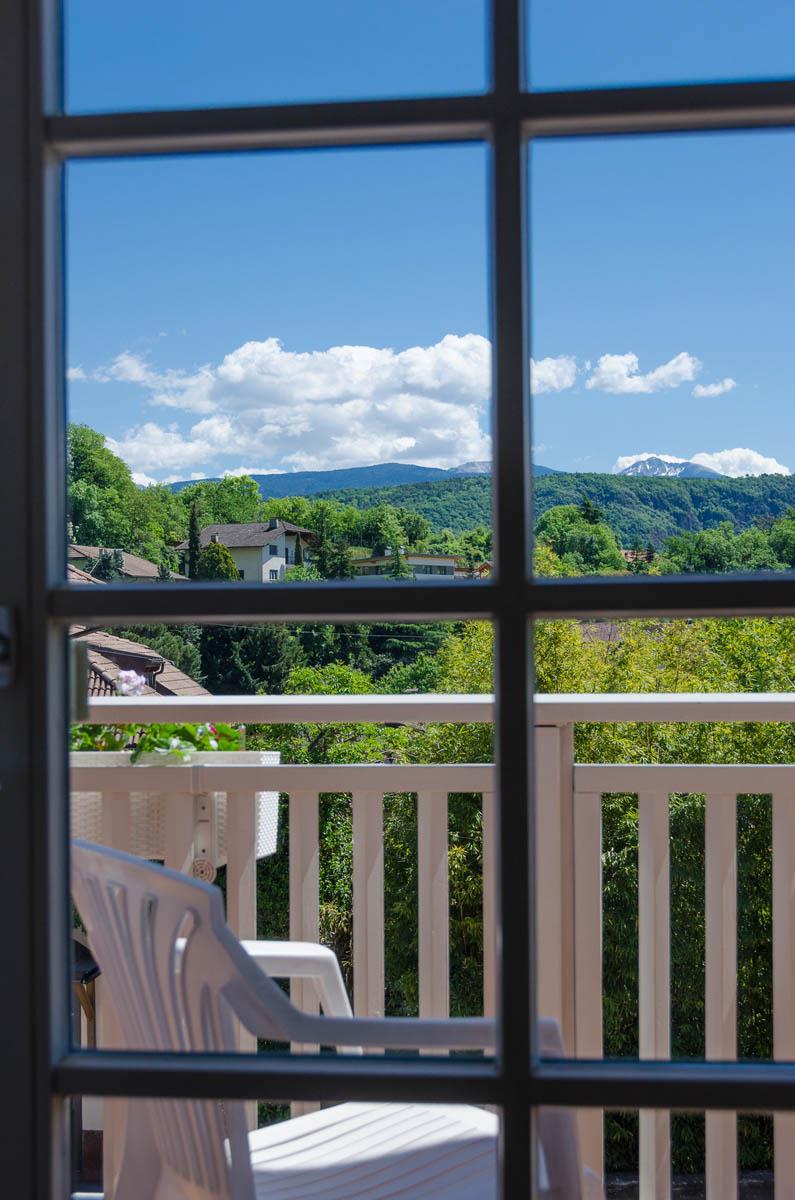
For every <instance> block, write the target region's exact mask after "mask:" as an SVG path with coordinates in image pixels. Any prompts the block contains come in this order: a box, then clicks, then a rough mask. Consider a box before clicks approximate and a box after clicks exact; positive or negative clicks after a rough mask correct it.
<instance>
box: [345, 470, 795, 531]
mask: <svg viewBox="0 0 795 1200" xmlns="http://www.w3.org/2000/svg"><path fill="white" fill-rule="evenodd" d="M322 498H323V499H328V500H338V501H340V502H341V503H344V504H353V505H355V506H356V507H357V508H370V507H372V506H374V505H376V504H381V503H386V504H394V505H397V506H402V507H403V508H407V509H409V510H411V511H414V512H419V513H421V514H422V516H424V517H426V518H427V519H428V520H429V521H430V522H431V524H432V526H433V527H434V529H437V530H441V529H444V528H448V529H451V530H453V532H456V533H461V532H463V531H464V530H466V529H472V528H473V527H474V526H475V525H487V526H489V525H491V479H490V478H489V476H487V475H470V476H459V477H457V478H455V477H454V478H448V479H445V480H438V481H434V482H430V483H416V484H408V485H404V486H402V487H393V488H388V487H387V488H372V489H364V488H360V489H356V488H351V489H348V490H340V491H332V492H325V493H322ZM586 498H587V499H589V500H591V501H592V502H593V503H594V504H596V505H598V507H599V508H601V509H602V510H603V512H604V514H605V519H606V520H607V521H608V523H609V524H610V525H611V526H612V528H613V529H615V531H616V533H617V534H618V536H619V539H620V541H621V544H622V545H623V546H631V545H632V543H633V542H634V541H635V540H636V539H639V540H640V541H641V542H642V544H643V545H646V544H647V543H649V542H651V543H652V545H654V546H655V547H656V548H659V547H660V546H661V545H662V543H663V541H664V540H665V539H666V538H667V537H671V536H672V535H674V534H677V533H682V532H684V531H687V530H690V531H693V532H698V531H699V530H701V529H711V528H714V527H715V526H717V525H720V523H721V522H722V521H729V522H730V523H731V524H732V526H733V527H734V528H735V529H736V530H738V531H739V530H741V529H747V528H749V527H750V526H752V525H754V524H756V523H758V522H762V523H765V522H767V521H770V520H772V519H774V518H776V517H779V516H782V515H783V514H784V513H785V512H786V511H787V509H788V508H790V507H794V506H795V475H746V476H742V477H741V478H737V479H732V478H729V477H728V476H718V477H716V478H714V479H713V478H704V479H683V478H670V477H662V478H658V477H654V476H633V475H608V474H597V473H595V472H592V473H587V472H581V473H580V472H562V471H561V472H559V473H556V474H554V475H552V474H551V475H544V476H541V477H540V478H538V479H536V481H535V486H534V489H533V508H534V513H535V517H536V519H537V518H538V517H539V516H541V514H542V513H544V512H546V511H547V509H549V508H552V507H553V505H556V504H580V503H581V502H582V501H583V500H584V499H586Z"/></svg>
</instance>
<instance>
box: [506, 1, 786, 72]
mask: <svg viewBox="0 0 795 1200" xmlns="http://www.w3.org/2000/svg"><path fill="white" fill-rule="evenodd" d="M529 8H530V19H529V59H530V79H531V83H532V86H533V87H534V88H585V87H620V86H623V85H626V84H654V83H691V82H694V83H701V82H709V81H712V80H742V79H751V78H755V77H759V78H765V79H773V78H787V77H789V76H790V75H791V74H792V54H791V46H792V39H793V36H795V12H793V9H792V6H791V5H790V4H787V3H785V2H784V0H762V2H761V3H758V4H754V5H753V6H750V5H748V4H744V3H743V2H742V0H702V2H701V3H699V4H693V3H691V2H690V0H668V3H659V2H657V3H650V4H633V3H632V0H607V2H606V3H604V4H598V5H597V4H582V3H578V0H530V4H529Z"/></svg>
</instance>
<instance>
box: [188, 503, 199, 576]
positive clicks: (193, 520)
mask: <svg viewBox="0 0 795 1200" xmlns="http://www.w3.org/2000/svg"><path fill="white" fill-rule="evenodd" d="M200 554H201V533H200V530H199V509H198V504H197V501H196V500H194V501H193V503H192V504H191V506H190V518H189V523H188V561H187V566H188V575H189V576H190V578H191V579H195V578H196V576H197V575H198V573H199V555H200Z"/></svg>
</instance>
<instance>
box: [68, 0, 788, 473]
mask: <svg viewBox="0 0 795 1200" xmlns="http://www.w3.org/2000/svg"><path fill="white" fill-rule="evenodd" d="M648 7H649V6H638V5H636V4H633V5H630V4H625V3H623V0H622V2H621V3H619V2H618V0H611V2H608V3H606V4H603V5H601V6H598V9H597V6H593V5H586V4H583V3H582V2H581V0H580V2H579V3H577V4H575V3H574V0H555V3H552V0H542V2H540V3H539V4H538V5H537V6H536V8H535V9H534V11H533V19H532V21H531V30H532V32H533V35H534V37H533V50H532V54H531V62H532V67H533V77H534V80H535V81H536V83H537V84H538V86H581V85H585V84H612V83H619V82H635V81H659V80H661V79H663V78H665V77H666V75H665V72H666V70H667V77H668V78H671V79H682V78H690V77H702V78H716V77H723V76H727V77H731V76H734V77H745V76H750V75H752V74H754V73H759V74H762V75H771V76H772V75H781V74H784V73H785V72H786V71H787V69H788V66H787V62H786V60H785V58H784V50H785V49H786V48H787V47H788V46H791V45H793V44H795V6H789V5H787V6H785V5H784V4H775V5H774V4H773V3H772V2H769V3H767V4H761V5H759V6H757V7H756V8H755V10H754V19H753V21H751V20H750V19H749V17H748V14H747V12H746V9H745V8H744V7H743V6H741V5H739V4H735V3H733V2H728V0H725V2H724V3H723V4H721V5H720V6H718V5H717V4H713V3H702V4H701V5H699V6H694V5H693V4H692V3H690V2H688V3H685V2H684V0H674V2H673V3H672V4H668V5H667V6H665V8H664V9H663V6H661V5H660V6H658V7H657V11H656V12H655V13H651V14H650V13H648V12H647V9H648ZM376 10H377V13H376ZM229 12H230V10H229V9H228V8H225V7H224V6H219V5H218V4H213V5H210V4H209V3H200V4H198V5H197V4H193V5H190V6H188V5H187V4H185V3H181V2H180V3H177V2H176V0H172V2H171V3H169V4H166V5H163V4H161V3H158V4H157V5H155V4H154V3H145V4H139V5H138V6H135V7H134V8H130V7H129V6H115V5H106V4H99V3H97V2H95V0H69V2H68V4H67V18H68V20H67V33H68V37H67V45H68V72H67V78H68V87H67V95H68V100H69V105H70V107H71V108H72V109H73V110H75V111H86V110H91V109H102V108H104V107H107V108H124V107H148V106H158V105H162V106H172V105H180V104H199V103H207V104H217V103H245V102H258V101H274V100H284V101H294V100H299V99H313V98H317V97H320V96H324V95H326V96H335V97H336V96H362V95H366V94H368V93H372V94H378V95H385V94H391V93H395V94H412V93H421V92H431V91H437V92H440V91H444V90H450V91H467V90H477V89H478V88H482V87H483V86H484V85H485V67H484V63H485V54H484V36H483V34H484V13H483V6H482V4H481V3H476V2H475V0H445V2H443V0H433V2H431V0H425V2H423V3H418V2H416V0H403V3H402V4H401V5H396V6H391V5H384V6H380V5H378V6H375V5H372V3H364V2H363V0H356V2H354V0H348V2H347V3H346V2H341V3H339V4H337V5H331V4H329V3H328V0H313V2H311V3H305V4H302V5H300V6H299V5H288V6H278V7H277V6H275V5H272V4H266V3H262V2H259V3H242V2H241V0H236V3H235V5H234V14H235V20H230V19H229ZM597 12H598V16H597V15H596V14H597ZM398 13H399V15H398ZM575 17H577V19H578V20H580V22H581V24H580V26H579V28H575ZM663 22H664V26H663V24H662V23H663ZM771 34H773V35H774V36H771ZM666 37H667V41H666ZM793 58H794V59H795V55H793ZM628 64H631V66H630V65H628ZM790 69H791V68H790ZM487 155H488V151H487V150H486V149H485V148H483V147H479V146H453V147H446V148H438V147H432V148H430V147H425V148H402V149H391V150H357V151H345V152H341V151H333V152H332V151H324V152H320V153H305V152H301V153H279V154H271V155H265V154H256V155H251V154H247V155H234V156H231V155H214V156H207V157H196V158H193V157H191V158H181V159H168V160H153V159H150V160H128V161H123V162H94V163H91V162H79V163H75V164H73V165H71V166H70V167H69V170H68V179H67V197H68V209H67V212H68V217H67V228H68V245H67V272H68V274H67V279H68V362H69V367H70V375H71V379H70V384H69V406H70V417H71V418H72V419H74V420H81V421H87V422H88V423H89V424H91V425H93V426H94V427H95V428H98V429H101V430H102V431H103V432H104V433H105V434H106V435H107V436H108V437H109V439H110V444H111V445H112V446H113V447H114V448H115V449H116V450H117V451H118V452H120V453H122V454H123V455H124V457H125V458H126V459H127V461H128V462H129V463H130V465H131V467H132V468H133V470H134V471H135V472H136V473H137V475H138V477H139V478H140V479H141V480H145V479H166V478H189V477H191V476H196V477H199V476H203V475H212V474H219V473H221V472H222V471H224V470H240V469H242V468H244V467H245V468H249V469H257V470H294V469H304V468H312V467H317V468H324V467H333V466H348V465H356V464H360V463H361V464H364V463H369V462H378V461H386V460H395V459H397V460H400V461H404V462H425V463H434V464H438V465H441V466H451V465H454V464H455V463H457V462H461V461H465V460H466V459H471V458H486V457H488V455H489V452H490V451H489V441H488V427H489V416H488V406H489V395H488V390H489V388H488V379H489V376H488V357H489V341H488V339H489V334H490V330H489V302H488V265H487V253H486V250H487V233H486V223H487V213H488V204H487V164H488V157H487ZM531 190H532V203H531V216H532V221H531V232H532V247H533V250H532V300H533V305H532V310H533V325H532V335H533V340H532V346H533V356H534V359H535V360H536V367H535V372H534V389H535V392H536V397H535V426H534V435H533V437H534V442H535V443H536V447H537V448H536V457H537V459H538V461H540V462H543V463H546V464H547V465H549V466H553V467H558V468H562V469H570V470H611V469H613V468H614V467H615V465H616V463H617V462H619V461H622V460H624V459H626V458H628V457H630V456H633V455H637V454H640V453H642V452H647V453H652V452H653V453H663V454H668V455H670V456H673V457H682V458H684V457H688V458H689V457H693V456H699V460H700V461H703V462H705V463H707V464H708V465H712V466H714V467H716V468H717V469H719V470H722V471H725V472H727V473H730V474H738V473H745V472H747V471H751V472H754V473H758V472H759V471H761V470H763V469H778V470H781V469H788V470H795V436H794V435H793V431H792V422H791V421H790V419H789V410H790V404H791V401H790V395H791V388H792V384H791V377H792V368H791V351H790V344H791V340H792V337H791V329H792V324H793V321H792V317H793V302H792V298H791V297H792V286H791V280H792V278H793V274H794V272H793V266H794V265H795V262H794V261H793V260H794V259H795V252H794V251H793V245H792V242H793V236H792V213H793V211H795V203H794V201H795V134H790V133H788V132H776V133H765V134H762V135H749V134H735V135H710V136H698V137H687V138H671V137H665V138H654V139H617V140H615V139H614V140H606V139H595V140H590V141H582V142H576V143H569V144H564V143H546V144H543V145H539V146H537V147H536V148H535V149H534V151H533V154H532V160H531ZM633 356H634V357H633Z"/></svg>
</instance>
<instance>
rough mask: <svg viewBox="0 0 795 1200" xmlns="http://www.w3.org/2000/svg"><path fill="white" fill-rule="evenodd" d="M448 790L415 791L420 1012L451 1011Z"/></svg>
mask: <svg viewBox="0 0 795 1200" xmlns="http://www.w3.org/2000/svg"><path fill="white" fill-rule="evenodd" d="M447 822H448V817H447V793H446V792H420V793H419V794H418V796H417V909H418V921H419V930H418V974H419V993H420V996H419V999H420V1016H421V1017H447V1016H449V1015H450V894H449V879H448V861H447V855H448V836H447Z"/></svg>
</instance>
